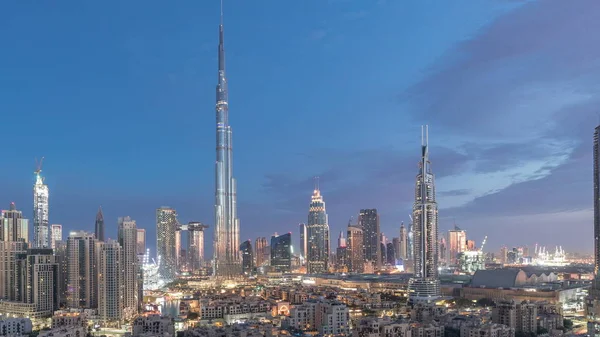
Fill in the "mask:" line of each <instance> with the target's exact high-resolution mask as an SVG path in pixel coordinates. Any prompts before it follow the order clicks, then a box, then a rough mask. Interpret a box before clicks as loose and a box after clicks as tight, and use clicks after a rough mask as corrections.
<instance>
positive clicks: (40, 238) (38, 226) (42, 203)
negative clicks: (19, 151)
mask: <svg viewBox="0 0 600 337" xmlns="http://www.w3.org/2000/svg"><path fill="white" fill-rule="evenodd" d="M43 159H44V158H42V160H43ZM34 173H35V185H33V246H34V248H50V227H49V222H48V185H46V184H45V183H44V178H42V176H41V175H40V173H42V162H41V161H40V163H39V164H38V168H37V170H36V171H35V172H34Z"/></svg>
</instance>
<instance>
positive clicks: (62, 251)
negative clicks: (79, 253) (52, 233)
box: [54, 241, 69, 305]
mask: <svg viewBox="0 0 600 337" xmlns="http://www.w3.org/2000/svg"><path fill="white" fill-rule="evenodd" d="M55 246H56V247H55V248H54V257H55V259H56V263H57V264H58V287H57V289H58V295H59V302H60V304H61V305H66V304H67V298H68V292H67V289H68V286H69V256H68V255H67V242H66V241H57V242H56V243H55Z"/></svg>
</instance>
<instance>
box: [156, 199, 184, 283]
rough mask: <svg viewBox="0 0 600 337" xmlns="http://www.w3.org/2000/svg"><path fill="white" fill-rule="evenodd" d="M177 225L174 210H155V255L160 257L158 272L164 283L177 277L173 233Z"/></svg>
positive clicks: (163, 208) (165, 207)
mask: <svg viewBox="0 0 600 337" xmlns="http://www.w3.org/2000/svg"><path fill="white" fill-rule="evenodd" d="M178 224H179V223H178V221H177V212H176V211H175V209H173V208H170V207H167V206H163V207H161V208H159V209H157V210H156V254H157V255H158V256H159V257H160V266H159V270H158V272H159V275H160V277H161V278H162V279H163V280H166V281H167V280H173V279H174V278H175V277H176V275H177V255H178V254H177V246H176V242H175V232H176V231H177V227H178Z"/></svg>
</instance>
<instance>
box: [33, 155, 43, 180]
mask: <svg viewBox="0 0 600 337" xmlns="http://www.w3.org/2000/svg"><path fill="white" fill-rule="evenodd" d="M43 163H44V157H42V159H40V161H39V162H38V160H37V158H36V159H35V171H34V172H33V173H35V174H36V175H37V176H38V177H39V176H40V173H42V164H43ZM43 181H44V178H42V182H43Z"/></svg>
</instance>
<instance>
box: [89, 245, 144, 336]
mask: <svg viewBox="0 0 600 337" xmlns="http://www.w3.org/2000/svg"><path fill="white" fill-rule="evenodd" d="M96 252H97V254H98V260H97V261H98V262H97V263H98V265H97V266H98V316H99V318H100V322H101V325H102V326H103V327H119V326H120V325H121V323H122V321H123V304H124V300H125V298H126V297H125V296H126V295H127V294H126V292H125V291H124V290H125V287H124V284H125V282H123V276H124V275H125V274H126V273H124V272H123V269H124V266H123V260H124V259H123V249H122V248H121V246H120V245H119V243H118V242H116V241H114V240H110V239H108V240H107V241H105V242H102V241H100V242H97V243H96ZM134 295H136V296H137V292H136V293H135V294H134Z"/></svg>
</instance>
